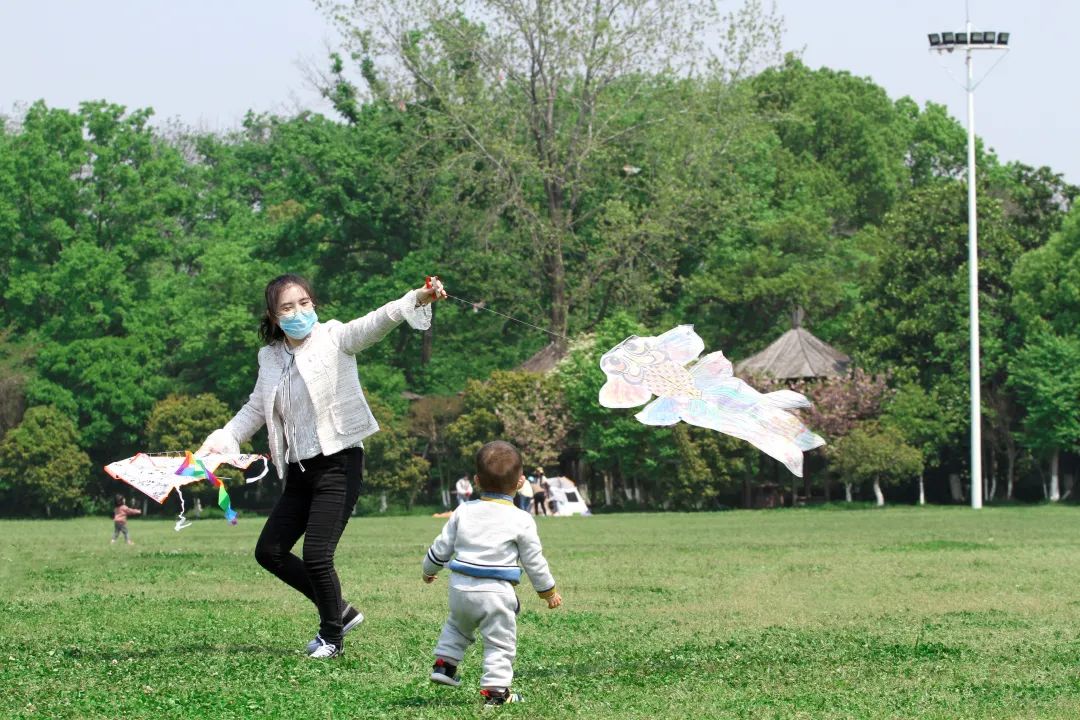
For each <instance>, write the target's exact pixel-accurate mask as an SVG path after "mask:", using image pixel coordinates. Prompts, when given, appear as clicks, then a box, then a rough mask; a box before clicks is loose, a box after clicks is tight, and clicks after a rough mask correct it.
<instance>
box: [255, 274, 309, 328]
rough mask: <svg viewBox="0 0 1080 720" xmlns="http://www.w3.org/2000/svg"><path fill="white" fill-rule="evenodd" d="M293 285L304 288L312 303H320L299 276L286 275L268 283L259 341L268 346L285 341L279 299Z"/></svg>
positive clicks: (305, 281) (307, 284)
mask: <svg viewBox="0 0 1080 720" xmlns="http://www.w3.org/2000/svg"><path fill="white" fill-rule="evenodd" d="M292 285H298V286H299V287H300V288H302V289H303V291H304V292H306V293H307V294H308V297H309V298H311V302H313V303H315V304H316V305H318V302H317V301H316V300H315V293H314V292H313V291H312V289H311V285H310V284H309V283H308V281H307V280H305V279H304V278H302V277H300V276H299V275H294V274H293V273H285V274H284V275H278V276H277V277H276V278H274V279H273V280H271V281H270V282H268V283H267V284H266V293H265V295H266V312H265V313H264V314H263V319H262V322H260V323H259V339H260V340H262V341H263V343H265V344H266V345H270V344H271V343H275V342H277V341H279V340H284V339H285V331H284V330H282V329H281V326H280V325H278V324H277V304H278V298H280V297H281V293H283V292H285V290H286V289H287V288H289V287H290V286H292Z"/></svg>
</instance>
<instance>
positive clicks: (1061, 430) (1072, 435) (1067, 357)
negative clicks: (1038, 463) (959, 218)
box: [1009, 207, 1080, 453]
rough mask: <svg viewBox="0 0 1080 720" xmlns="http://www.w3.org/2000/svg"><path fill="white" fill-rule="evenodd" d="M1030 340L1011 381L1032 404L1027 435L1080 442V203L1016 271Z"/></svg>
mask: <svg viewBox="0 0 1080 720" xmlns="http://www.w3.org/2000/svg"><path fill="white" fill-rule="evenodd" d="M1012 280H1013V284H1014V285H1015V287H1016V295H1015V297H1014V300H1013V306H1014V308H1015V310H1016V314H1017V316H1018V317H1019V318H1020V320H1021V322H1022V326H1023V328H1024V336H1025V339H1024V344H1023V347H1021V348H1020V350H1019V351H1018V352H1017V353H1016V355H1015V357H1014V358H1013V360H1012V362H1011V363H1010V369H1011V370H1012V372H1011V374H1010V376H1009V384H1010V386H1011V387H1012V388H1013V389H1014V390H1015V391H1016V392H1017V394H1018V396H1019V398H1020V401H1021V403H1022V404H1023V406H1024V407H1025V408H1026V410H1027V414H1026V416H1025V418H1024V433H1023V440H1024V442H1025V444H1026V445H1027V446H1028V447H1029V448H1032V449H1036V450H1039V451H1040V452H1043V453H1045V452H1049V451H1053V450H1060V449H1074V450H1075V449H1076V448H1080V363H1078V358H1080V329H1078V328H1080V207H1077V208H1074V209H1073V211H1072V212H1071V213H1070V215H1069V217H1068V218H1067V219H1066V221H1065V223H1064V226H1063V227H1062V229H1061V231H1060V232H1058V233H1056V234H1054V235H1053V236H1052V237H1051V238H1050V241H1049V242H1048V243H1047V244H1046V245H1044V246H1042V247H1040V248H1036V249H1034V250H1031V251H1029V252H1027V253H1025V254H1024V256H1023V257H1021V258H1020V260H1019V261H1018V262H1017V263H1016V269H1015V270H1014V271H1013V278H1012Z"/></svg>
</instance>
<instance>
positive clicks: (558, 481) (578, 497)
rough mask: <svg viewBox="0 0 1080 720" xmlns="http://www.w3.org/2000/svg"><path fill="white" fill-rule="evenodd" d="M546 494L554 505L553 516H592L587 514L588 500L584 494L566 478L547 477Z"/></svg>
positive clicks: (558, 476) (559, 476) (589, 513)
mask: <svg viewBox="0 0 1080 720" xmlns="http://www.w3.org/2000/svg"><path fill="white" fill-rule="evenodd" d="M547 481H548V494H549V495H550V499H551V500H552V501H553V502H554V503H555V514H556V515H558V516H561V517H567V516H570V515H592V513H591V512H589V505H588V502H589V499H588V498H587V497H585V493H584V492H583V491H582V490H581V489H580V488H579V487H578V486H577V485H576V484H575V483H574V481H573V480H571V479H570V478H568V477H563V476H562V475H556V476H555V477H549V478H548V479H547Z"/></svg>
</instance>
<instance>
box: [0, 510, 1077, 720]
mask: <svg viewBox="0 0 1080 720" xmlns="http://www.w3.org/2000/svg"><path fill="white" fill-rule="evenodd" d="M441 524H442V521H441V520H437V519H432V518H419V517H407V518H378V519H371V518H361V519H355V520H354V521H353V522H352V523H351V524H350V526H349V528H348V530H347V531H346V534H345V537H344V539H343V541H342V544H341V547H340V549H339V551H338V568H339V572H340V574H341V577H342V582H343V586H344V587H345V588H346V596H347V598H348V599H350V600H352V601H353V602H354V603H356V604H357V605H359V606H360V607H361V608H362V609H363V611H364V613H365V614H366V615H367V616H368V620H367V621H366V622H365V623H364V624H363V625H361V626H360V628H359V629H357V630H356V631H355V632H354V633H352V634H351V635H350V636H349V638H348V642H347V644H346V654H345V656H344V657H343V658H341V659H340V660H336V661H330V662H316V661H310V660H308V659H307V658H305V657H303V655H302V652H301V648H302V647H303V645H304V644H305V643H306V642H307V641H308V640H309V639H310V638H311V637H312V635H313V633H314V631H315V630H316V629H317V619H316V615H315V611H314V608H313V607H312V606H311V605H309V604H308V603H307V601H306V600H303V598H301V597H300V596H298V595H296V594H295V593H293V592H292V591H291V590H289V589H288V588H286V587H285V586H284V585H282V584H280V583H279V582H278V581H277V580H275V579H274V578H272V577H271V576H270V575H268V574H267V573H265V572H264V571H262V570H261V569H260V568H259V567H258V566H257V565H256V563H255V561H254V559H253V557H252V550H253V548H254V545H255V539H256V537H257V535H258V532H259V529H260V527H261V525H262V521H261V519H259V518H242V519H241V521H240V524H239V525H238V526H236V527H229V526H227V525H226V524H225V523H224V522H223V521H220V520H216V521H207V520H203V521H200V522H198V523H196V524H195V526H194V527H191V528H189V529H187V530H184V531H183V532H182V533H179V534H178V533H175V532H174V531H173V529H172V524H171V523H166V522H160V521H139V520H133V521H132V522H131V523H130V526H131V529H132V536H133V539H134V540H135V542H136V545H135V546H133V547H127V546H124V545H121V544H117V545H115V546H110V544H109V536H110V534H111V531H112V523H111V521H110V519H109V518H104V517H103V518H97V519H81V520H72V521H52V522H32V521H26V522H19V521H7V522H0V587H2V588H3V592H2V594H0V597H2V601H0V643H2V647H0V717H3V718H10V717H50V718H54V717H55V718H89V717H108V718H136V717H147V718H150V717H154V718H156V717H169V718H202V717H206V718H245V717H274V718H366V717H389V718H463V717H481V716H483V717H491V716H492V715H491V713H492V712H497V713H499V714H500V715H501V716H506V717H529V718H575V717H581V718H619V719H620V720H624V719H625V718H729V717H730V718H949V719H952V718H1069V719H1070V720H1075V719H1076V718H1078V717H1080V593H1078V589H1080V562H1078V560H1080V510H1077V509H1076V508H1067V507H1020V508H1001V509H985V510H982V511H980V512H974V511H971V510H969V509H966V508H927V509H917V508H889V509H885V510H869V509H867V510H858V511H842V510H827V509H817V510H781V511H766V512H728V513H716V514H692V515H678V514H657V515H621V516H612V515H608V516H599V517H593V518H569V519H563V518H542V519H541V522H540V534H541V538H542V539H543V541H544V545H545V549H546V554H547V556H548V559H549V560H550V561H551V565H552V569H553V571H554V573H555V576H556V578H557V580H558V582H559V586H560V587H561V588H562V591H563V595H564V597H565V600H566V604H565V606H564V607H563V608H561V609H560V610H555V611H550V610H547V609H546V607H545V606H544V605H543V604H542V603H541V602H540V601H539V600H538V599H536V596H535V594H534V593H532V591H531V590H529V589H527V588H525V587H519V596H520V597H521V599H522V614H521V617H520V622H519V633H518V634H519V637H518V640H519V648H518V660H517V663H516V670H517V677H516V679H515V687H516V688H517V689H518V690H519V691H520V692H521V693H522V694H523V695H524V697H525V701H526V702H525V703H523V704H521V705H513V706H505V707H503V708H500V709H498V710H493V711H488V712H483V711H482V710H481V709H480V706H479V702H478V688H477V683H478V680H479V676H480V669H479V661H480V654H479V651H478V648H474V649H473V650H471V651H470V654H469V655H468V656H467V657H466V660H465V663H463V665H462V674H463V678H462V679H463V681H464V682H463V684H462V687H461V688H458V689H451V688H444V687H441V686H435V685H433V684H431V683H430V682H428V680H427V673H428V671H429V668H430V663H431V657H430V652H431V648H432V645H433V643H434V641H435V638H436V636H437V633H438V631H439V628H440V626H441V623H442V620H443V618H444V616H445V611H446V581H445V578H442V579H440V580H439V582H437V583H436V584H435V585H431V586H426V585H424V584H423V583H421V581H420V577H419V575H420V570H419V568H420V558H421V556H422V554H423V552H424V550H425V549H426V547H427V544H428V543H429V542H430V541H431V540H432V539H433V538H434V536H435V535H436V534H437V532H438V530H439V528H440V527H441Z"/></svg>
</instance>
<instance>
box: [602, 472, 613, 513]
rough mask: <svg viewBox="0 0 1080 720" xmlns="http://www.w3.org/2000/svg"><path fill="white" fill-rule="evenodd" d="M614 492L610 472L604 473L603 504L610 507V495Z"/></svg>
mask: <svg viewBox="0 0 1080 720" xmlns="http://www.w3.org/2000/svg"><path fill="white" fill-rule="evenodd" d="M614 494H615V483H614V482H612V479H611V473H607V472H606V473H604V505H606V506H607V507H611V503H612V496H613V495H614Z"/></svg>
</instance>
